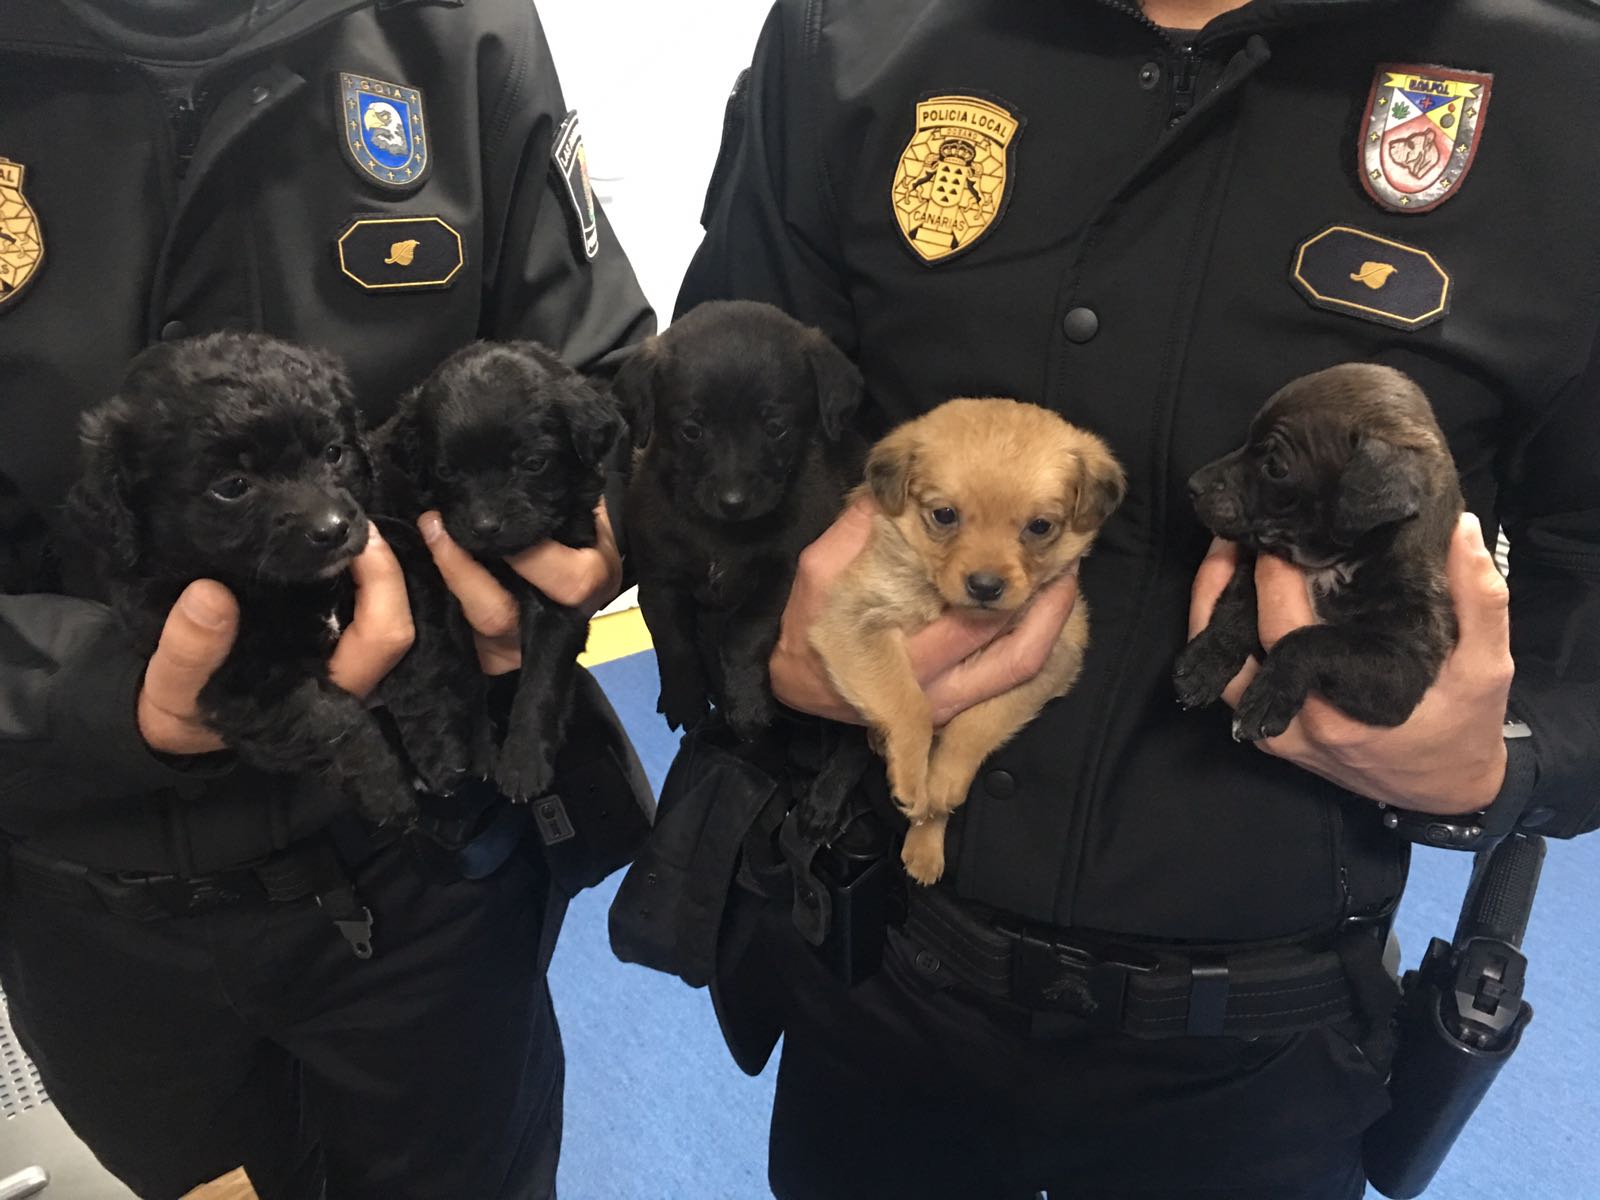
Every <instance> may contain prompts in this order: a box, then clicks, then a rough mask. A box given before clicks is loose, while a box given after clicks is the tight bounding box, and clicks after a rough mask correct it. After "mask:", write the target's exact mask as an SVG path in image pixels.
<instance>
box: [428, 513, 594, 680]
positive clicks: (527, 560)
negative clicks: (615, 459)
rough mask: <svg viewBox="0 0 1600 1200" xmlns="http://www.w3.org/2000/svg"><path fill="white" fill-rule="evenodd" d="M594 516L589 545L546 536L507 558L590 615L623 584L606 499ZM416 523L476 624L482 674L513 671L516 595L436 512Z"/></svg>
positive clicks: (517, 644)
mask: <svg viewBox="0 0 1600 1200" xmlns="http://www.w3.org/2000/svg"><path fill="white" fill-rule="evenodd" d="M594 517H595V521H594V528H595V544H594V545H593V546H591V547H584V548H575V547H572V546H566V545H562V544H561V543H560V542H556V541H544V542H540V543H539V544H538V545H536V546H530V547H529V548H528V549H526V550H524V551H522V552H521V553H520V554H513V555H511V556H510V557H508V558H507V559H506V563H507V564H508V565H509V566H510V567H511V569H512V570H513V571H515V572H516V573H517V574H518V575H520V576H521V577H522V578H523V579H526V580H527V581H528V582H529V583H531V584H532V585H533V586H534V587H536V588H538V589H539V590H540V591H541V592H543V593H544V594H545V595H546V596H548V597H550V599H552V600H554V601H555V602H556V603H557V604H563V605H565V606H566V607H568V608H573V609H576V610H577V611H578V612H580V613H582V614H583V615H584V616H586V617H591V616H593V615H594V614H595V613H596V612H598V611H599V610H600V609H602V608H604V607H605V606H606V605H607V604H609V603H611V601H612V600H613V599H615V598H616V595H617V592H618V591H619V590H620V588H621V586H622V555H621V554H620V553H619V552H618V550H617V537H616V534H615V533H614V532H613V530H612V528H611V516H610V514H609V513H607V512H606V502H605V501H604V500H601V501H600V504H599V506H598V507H597V508H596V509H595V510H594ZM417 527H418V528H419V529H420V530H421V531H422V540H423V541H425V542H427V543H428V549H429V551H430V552H431V553H432V554H433V561H434V562H435V563H436V564H437V565H438V568H439V574H440V575H442V576H444V582H445V586H446V587H448V588H449V589H450V591H451V593H452V594H453V595H454V596H455V598H456V599H457V600H458V601H460V603H461V611H462V613H463V614H464V615H465V616H466V618H467V624H469V625H470V626H472V637H473V641H474V643H475V644H476V645H477V649H478V662H479V664H480V665H481V666H482V667H483V671H484V674H486V675H504V674H506V673H508V672H510V671H515V670H516V669H517V668H519V667H520V666H521V665H522V639H521V635H520V629H519V627H520V622H519V619H518V615H517V611H518V610H517V601H516V598H515V597H514V596H512V594H511V593H510V592H508V591H507V590H506V589H505V588H503V587H502V586H501V585H500V583H499V581H498V580H496V579H495V577H494V576H493V575H492V574H490V572H489V569H488V568H487V567H485V566H484V565H483V564H482V563H481V562H479V561H478V560H477V559H476V558H474V557H473V556H472V555H471V554H468V553H467V552H466V551H465V550H463V549H462V548H461V546H460V545H459V544H458V543H457V542H456V541H455V540H454V539H453V538H451V536H450V534H449V533H448V532H447V531H446V530H445V527H444V522H443V520H442V519H441V518H440V516H439V514H438V512H436V511H430V512H426V513H423V514H422V517H421V518H420V519H419V520H418V521H417Z"/></svg>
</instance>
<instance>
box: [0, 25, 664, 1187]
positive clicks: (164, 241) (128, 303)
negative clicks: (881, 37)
mask: <svg viewBox="0 0 1600 1200" xmlns="http://www.w3.org/2000/svg"><path fill="white" fill-rule="evenodd" d="M222 328H237V329H259V330H264V331H266V332H269V333H273V334H277V335H280V336H284V337H288V338H293V339H298V340H302V341H305V342H307V343H310V344H313V345H318V346H323V347H326V348H328V349H331V350H333V351H336V352H337V353H338V354H340V355H341V356H342V357H343V358H344V360H345V361H346V363H347V364H348V365H349V368H350V370H351V372H352V374H353V376H354V379H355V382H356V385H357V392H358V395H359V398H360V401H361V403H362V404H363V406H364V408H365V410H366V415H367V418H368V420H369V423H376V422H378V421H380V420H382V419H383V418H384V417H385V416H386V415H387V413H388V412H389V411H390V410H391V408H392V406H393V404H394V402H395V400H396V398H397V397H398V395H399V393H400V392H401V391H402V390H403V389H405V388H406V387H408V386H410V385H412V384H414V383H415V382H417V381H418V380H419V379H420V378H421V377H422V376H423V375H424V374H425V373H426V372H427V371H429V370H430V369H431V368H432V367H433V366H434V365H435V364H436V363H437V362H438V361H439V360H440V359H441V358H443V357H444V356H445V355H446V354H448V353H449V352H451V351H452V350H454V349H456V348H457V347H459V346H461V345H463V344H465V343H467V342H469V341H471V340H472V339H474V338H480V337H483V338H513V337H532V338H537V339H539V340H540V341H543V342H545V343H547V344H549V345H551V346H553V347H555V348H556V349H557V350H558V351H559V352H560V353H561V354H562V355H563V357H564V358H565V359H566V360H567V361H569V362H571V363H573V364H574V365H575V366H578V367H580V368H582V369H585V370H603V369H605V368H606V366H607V364H608V361H609V360H610V358H611V357H613V356H614V354H615V353H616V352H618V351H620V350H622V349H623V348H625V347H626V346H627V345H629V344H630V343H632V342H633V341H635V340H637V339H638V338H640V337H643V336H645V335H646V334H647V333H648V332H649V331H650V330H651V329H652V328H653V318H652V315H651V313H650V310H649V308H648V306H647V304H646V302H645V300H644V297H643V296H642V294H641V292H640V290H639V287H638V285H637V283H636V281H635V279H634V276H633V272H632V270H631V268H630V267H629V265H628V262H627V260H626V258H625V257H624V255H623V253H622V250H621V249H620V248H619V246H618V245H617V242H616V240H615V238H614V237H613V236H612V232H611V229H610V227H609V225H608V223H607V221H606V219H605V217H604V215H603V214H602V213H600V212H599V211H598V209H597V208H596V207H595V205H594V201H593V198H592V195H591V193H590V192H589V190H588V180H587V174H586V168H585V166H584V160H583V148H582V140H581V130H580V128H579V126H578V124H577V118H576V115H575V114H571V113H569V112H568V110H567V108H566V106H565V105H564V104H563V102H562V96H561V90H560V87H559V85H558V82H557V79H556V75H555V70H554V67H553V65H552V63H551V58H550V52H549V48H548V46H547V44H546V42H545V39H544V36H543V33H542V31H541V29H540V27H539V23H538V19H537V17H536V15H535V13H534V10H533V6H532V5H531V4H529V3H528V2H527V0H474V2H473V3H472V4H466V5H464V4H461V3H459V0H203V2H202V0H12V2H11V3H8V4H7V6H6V14H5V19H4V21H3V22H0V379H3V380H4V382H3V384H0V391H3V394H4V400H3V402H0V476H4V478H5V485H4V487H3V488H0V494H3V495H4V496H5V500H6V513H7V518H6V529H7V532H8V534H11V533H15V536H16V537H17V538H18V539H19V540H20V539H22V538H23V537H29V538H33V537H37V538H40V539H41V540H47V541H48V545H49V548H48V550H46V549H41V548H39V547H36V546H17V547H8V552H7V555H6V556H5V563H6V567H7V578H6V586H7V590H8V591H11V592H13V593H18V592H26V593H29V594H12V595H9V596H5V597H0V831H3V835H4V843H5V847H4V848H5V855H4V857H5V859H6V861H7V868H8V870H7V879H6V881H5V885H4V886H5V899H4V904H3V905H0V979H3V981H4V986H5V991H6V994H7V997H8V999H9V1002H10V1009H11V1017H12V1020H13V1021H14V1022H15V1025H16V1027H17V1029H18V1032H19V1034H20V1036H21V1038H22V1041H23V1044H24V1046H25V1047H26V1048H27V1050H28V1051H29V1053H30V1054H31V1055H32V1056H33V1057H34V1059H35V1061H36V1062H37V1064H38V1065H39V1067H40V1069H41V1071H42V1073H43V1076H44V1080H45V1083H46V1086H47V1087H48V1089H49V1091H50V1093H51V1095H52V1097H53V1098H54V1100H55V1101H56V1103H57V1104H58V1105H59V1107H60V1109H61V1111H62V1113H63V1114H64V1115H65V1116H66V1118H67V1119H68V1121H69V1122H70V1123H71V1124H72V1126H73V1127H74V1128H75V1129H76V1130H77V1131H78V1132H79V1133H80V1134H81V1135H82V1136H83V1137H84V1138H85V1140H86V1141H87V1142H88V1143H89V1144H90V1146H91V1147H92V1148H93V1150H94V1151H95V1153H96V1154H97V1155H99V1157H100V1158H101V1159H102V1161H104V1162H105V1163H106V1165H107V1166H108V1167H110V1168H111V1170H112V1171H114V1172H115V1173H116V1174H117V1175H119V1176H120V1177H121V1178H123V1179H124V1180H125V1181H127V1182H128V1184H129V1185H130V1186H132V1187H133V1188H134V1189H135V1190H136V1191H137V1192H138V1193H139V1194H140V1195H143V1196H151V1197H157V1196H160V1197H170V1196H176V1195H179V1194H181V1193H183V1192H185V1191H187V1190H188V1189H189V1188H191V1187H193V1186H195V1185H197V1184H199V1183H201V1182H202V1181H204V1180H206V1179H209V1178H212V1177H214V1176H217V1175H221V1174H223V1173H225V1172H227V1171H229V1170H232V1169H233V1168H234V1167H236V1166H239V1165H241V1164H243V1165H244V1166H246V1167H247V1168H248V1169H249V1172H250V1175H251V1177H252V1179H253V1180H254V1183H255V1186H256V1188H257V1189H258V1191H259V1192H260V1194H261V1195H262V1196H265V1197H313V1196H322V1195H324V1194H325V1195H327V1196H329V1197H334V1196H340V1197H382V1198H383V1200H396V1198H398V1197H406V1196H414V1197H428V1198H429V1200H439V1198H441V1197H451V1198H466V1197H472V1198H474V1200H477V1198H480V1197H481V1198H488V1197H502V1196H503V1197H511V1196H516V1197H542V1196H548V1195H551V1194H553V1189H554V1175H555V1164H556V1155H557V1150H558V1146H559V1140H560V1128H561V1094H562V1077H563V1067H562V1055H561V1046H560V1040H559V1036H558V1033H557V1029H556V1024H555V1018H554V1015H553V1013H552V1011H551V1008H550V999H549V993H548V990H547V988H546V986H545V982H544V968H545V965H546V963H547V961H548V953H549V949H550V945H551V943H552V942H553V938H554V932H555V928H556V927H557V925H558V924H559V920H560V916H561V904H562V903H563V900H562V899H561V898H560V897H559V896H557V895H555V894H554V893H552V892H551V889H550V887H549V883H550V875H549V871H548V870H547V869H546V867H545V866H544V865H542V864H541V861H540V858H539V856H538V855H536V854H534V853H531V852H529V850H528V847H527V845H526V844H524V843H525V842H526V839H525V838H523V837H522V830H523V823H522V822H518V821H508V820H507V819H506V818H505V814H506V813H507V812H510V811H523V810H511V809H510V808H509V806H507V805H505V804H503V803H502V802H500V801H498V800H497V799H488V800H482V799H481V800H479V801H477V802H476V803H475V804H474V805H473V806H465V807H464V806H463V805H461V804H458V805H455V806H451V805H448V804H445V805H441V806H439V807H438V808H437V811H436V813H435V815H434V816H433V817H432V818H430V820H429V822H428V823H427V824H428V829H429V831H430V833H431V835H432V836H430V837H427V838H422V837H415V836H407V837H403V838H400V837H397V835H395V834H393V833H392V832H389V833H384V832H380V831H374V830H373V829H371V828H369V827H366V826H364V825H363V824H362V823H361V822H359V821H357V820H356V819H354V817H353V816H351V815H350V813H349V811H348V809H347V807H346V805H345V804H344V802H343V801H342V799H341V798H340V797H338V796H336V795H334V794H332V793H331V791H329V790H328V789H325V788H323V787H321V786H318V785H317V784H316V783H314V782H313V781H310V780H286V779H281V778H268V777H264V776H261V775H258V774H256V773H254V772H252V771H249V770H246V769H244V768H242V767H240V766H238V765H237V764H235V763H234V762H232V761H231V759H230V758H229V757H228V755H227V753H226V751H225V748H223V747H221V746H220V745H218V744H217V742H216V741H215V739H214V738H213V737H212V736H211V735H210V733H209V731H207V730H205V729H204V727H203V726H201V725H200V724H199V722H198V721H197V720H196V719H195V716H194V697H195V694H196V692H197V690H198V689H199V687H200V686H201V684H203V682H204V681H205V679H206V677H207V676H208V675H209V672H210V670H211V668H212V667H214V666H215V665H216V664H217V663H218V662H220V661H221V659H222V658H223V657H224V656H225V654H226V652H227V647H228V644H229V641H230V639H231V637H232V632H233V628H234V621H235V620H236V616H237V610H236V607H235V606H234V604H233V601H232V598H231V597H230V596H229V595H228V594H227V593H226V591H225V590H224V589H222V588H220V587H219V586H218V585H216V584H215V583H212V582H210V581H198V582H196V583H195V584H194V585H192V586H191V587H190V589H189V590H188V591H187V592H186V593H185V594H184V596H183V597H182V599H181V600H180V602H179V604H178V605H177V607H175V609H174V610H173V613H172V616H171V619H170V620H169V622H168V624H167V628H166V633H165V636H164V637H163V640H162V643H161V647H160V649H159V650H158V651H157V652H156V654H155V656H154V657H153V658H151V659H149V660H148V661H144V660H142V659H141V658H140V657H139V655H137V654H136V653H135V652H134V650H133V648H132V647H131V646H130V645H129V644H128V643H127V642H126V640H125V639H124V637H123V635H122V633H121V632H120V631H119V630H118V629H117V628H116V627H115V626H114V624H113V623H112V622H111V620H110V619H109V617H108V615H107V613H106V611H105V609H104V608H102V607H101V606H100V605H99V604H97V603H95V602H94V601H93V599H92V598H91V597H93V595H94V594H95V589H94V585H93V582H92V580H91V578H90V572H89V570H88V568H87V564H86V563H85V562H84V561H83V560H82V557H81V556H80V555H78V554H76V553H75V552H74V551H73V549H72V548H71V546H70V542H69V541H66V540H65V539H64V537H63V533H64V531H63V530H62V529H61V528H60V521H59V507H60V501H61V499H62V497H63V495H64V494H65V492H66V490H67V488H68V487H69V485H70V484H71V482H72V480H73V479H74V477H75V474H76V472H77V467H78V449H77V439H76V424H77V419H78V415H79V414H80V413H81V412H82V411H83V410H84V409H85V408H87V407H89V406H91V405H93V404H96V403H98V402H99V401H101V400H103V399H105V398H106V397H108V396H109V395H110V394H111V393H112V392H113V391H114V390H115V388H116V386H117V382H118V380H119V378H120V375H121V373H122V371H123V369H124V367H125V366H126V364H127V362H128V360H129V359H130V358H131V357H132V356H133V355H134V354H135V353H136V352H138V351H139V350H140V349H141V348H142V347H144V346H146V345H148V344H150V343H152V342H154V341H156V340H158V339H173V338H179V337H183V336H185V335H188V334H200V333H204V332H207V331H210V330H216V329H222ZM424 532H425V533H426V534H428V535H429V536H431V537H432V538H433V541H432V543H431V544H432V546H433V548H434V552H435V555H436V558H437V559H438V561H439V562H440V565H441V568H442V569H443V570H444V572H445V575H446V578H447V580H448V581H449V582H450V583H451V585H452V587H453V588H454V589H455V590H456V591H457V593H458V595H460V597H461V599H462V600H463V603H464V605H465V607H466V610H467V613H468V616H469V618H470V619H472V621H473V623H474V625H475V626H476V627H477V628H478V630H479V633H480V639H479V645H480V651H481V655H480V656H481V657H482V659H483V660H484V662H485V665H486V669H490V670H492V671H496V672H505V671H509V670H511V669H513V668H515V666H516V665H517V656H516V649H515V647H516V640H515V630H514V628H512V627H511V626H510V625H508V620H509V621H511V622H514V612H515V609H514V607H512V606H510V605H509V602H508V598H507V597H506V595H505V594H504V593H503V592H501V591H499V589H498V587H497V586H496V585H494V584H493V582H492V580H490V579H489V578H488V577H487V576H486V575H484V574H483V573H482V572H481V571H478V570H476V569H475V568H474V567H473V566H472V564H471V563H470V562H468V561H466V559H465V556H464V555H463V554H462V553H461V552H460V551H459V549H458V548H456V547H454V546H453V544H451V543H450V542H449V539H448V537H447V536H444V535H442V534H441V532H440V531H439V530H438V528H437V524H436V523H432V524H425V530H424ZM517 565H518V566H519V568H520V569H523V570H524V573H525V574H527V575H528V576H529V578H530V579H532V580H533V582H535V583H536V584H537V585H539V586H541V587H544V588H545V589H546V590H547V591H548V592H549V593H550V594H551V595H552V596H553V597H555V598H557V599H559V600H561V601H563V602H566V603H572V604H575V605H580V606H583V607H586V608H588V609H589V610H591V611H592V610H593V609H594V608H595V607H597V606H598V605H599V604H600V603H603V602H604V600H605V599H606V598H607V596H608V595H609V594H610V593H612V592H614V590H615V587H616V583H617V581H618V579H619V578H620V565H619V562H618V556H617V552H616V547H615V544H614V541H613V540H612V539H611V538H610V536H609V530H606V531H605V534H604V536H603V537H602V539H601V545H600V546H599V548H597V549H595V550H589V551H566V550H564V549H563V548H560V547H554V546H548V545H547V546H545V547H539V548H535V550H534V552H533V553H532V554H531V555H530V556H528V557H527V561H526V562H523V561H521V560H519V562H518V564H517ZM25 574H26V575H29V576H30V578H27V579H24V578H22V576H23V575H25ZM356 577H357V582H358V589H359V599H358V605H357V611H356V616H355V619H354V621H353V622H352V624H351V626H350V628H349V629H348V630H347V632H346V633H345V635H344V636H343V638H342V640H341V641H340V644H339V646H338V649H337V651H336V653H335V655H334V658H333V661H332V669H333V673H334V676H335V678H336V679H337V680H338V681H339V682H340V683H342V684H343V685H344V686H346V687H348V688H350V689H351V690H352V691H355V692H357V693H365V692H366V691H369V690H370V689H371V688H372V687H373V686H374V685H375V684H376V683H377V681H378V680H379V679H381V678H382V676H383V674H384V672H385V671H386V670H387V669H388V667H389V666H390V665H391V664H392V663H393V662H394V661H395V660H396V659H397V658H398V656H399V655H400V654H402V653H403V652H404V650H405V648H406V646H407V645H408V644H409V642H408V639H409V634H410V618H409V612H408V608H407V605H406V598H405V592H404V584H403V582H402V581H401V579H400V577H399V572H398V569H397V567H396V565H395V563H394V559H393V556H392V554H391V553H390V552H389V551H388V550H387V548H386V547H384V546H383V545H382V544H381V543H377V544H375V545H374V546H373V548H372V550H371V552H370V553H368V554H367V555H364V556H363V558H362V559H361V560H360V562H358V564H357V566H356ZM62 593H65V594H62ZM508 609H509V613H510V614H513V615H512V616H510V617H509V618H508ZM589 698H590V700H591V701H592V700H593V696H592V695H591V696H590V697H589ZM591 711H594V712H596V713H597V715H598V717H599V718H600V724H602V725H603V724H605V722H604V720H603V718H604V716H605V713H604V712H603V711H600V710H594V708H593V705H591ZM341 935H342V936H341ZM369 948H370V952H371V957H361V956H360V955H364V954H366V953H367V951H368V949H369Z"/></svg>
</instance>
